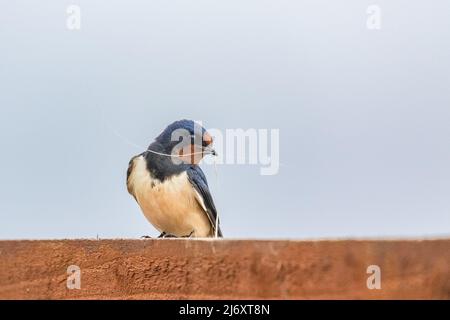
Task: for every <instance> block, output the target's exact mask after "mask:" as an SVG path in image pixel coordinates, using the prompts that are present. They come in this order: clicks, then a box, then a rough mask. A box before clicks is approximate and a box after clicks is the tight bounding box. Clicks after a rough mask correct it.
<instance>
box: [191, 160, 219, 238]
mask: <svg viewBox="0 0 450 320" xmlns="http://www.w3.org/2000/svg"><path fill="white" fill-rule="evenodd" d="M187 175H188V178H189V182H190V183H191V184H192V186H193V187H194V189H195V191H196V199H197V202H198V203H199V204H200V206H201V207H202V208H203V210H204V211H205V213H206V214H207V215H208V219H209V222H210V223H211V225H212V227H213V230H214V232H215V231H216V220H217V228H218V230H217V236H219V237H222V231H221V230H220V227H219V219H218V218H217V210H216V206H215V205H214V201H213V199H212V196H211V193H210V192H209V188H208V182H207V181H206V177H205V174H204V173H203V171H202V169H200V167H198V166H191V167H189V169H188V170H187Z"/></svg>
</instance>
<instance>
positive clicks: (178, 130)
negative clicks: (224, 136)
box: [155, 120, 216, 164]
mask: <svg viewBox="0 0 450 320" xmlns="http://www.w3.org/2000/svg"><path fill="white" fill-rule="evenodd" d="M155 141H156V142H157V143H159V144H160V145H161V146H162V147H163V149H164V151H165V152H166V153H167V154H171V155H173V156H175V158H176V159H177V160H178V161H180V160H181V161H182V162H184V163H190V164H198V163H199V162H200V160H202V158H203V157H204V156H205V155H207V154H211V155H216V152H215V150H214V149H213V148H212V144H213V138H212V136H211V135H210V134H209V133H208V131H206V129H205V128H203V127H202V126H201V125H200V124H198V123H197V122H194V121H192V120H179V121H175V122H173V123H172V124H170V125H168V126H167V128H166V129H164V131H163V132H162V133H161V134H160V135H159V136H158V137H157V138H156V140H155Z"/></svg>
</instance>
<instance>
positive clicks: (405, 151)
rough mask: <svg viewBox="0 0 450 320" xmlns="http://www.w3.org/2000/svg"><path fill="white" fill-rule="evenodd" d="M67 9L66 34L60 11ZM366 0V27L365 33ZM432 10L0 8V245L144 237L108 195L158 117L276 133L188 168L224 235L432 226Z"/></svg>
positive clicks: (130, 203)
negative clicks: (195, 171)
mask: <svg viewBox="0 0 450 320" xmlns="http://www.w3.org/2000/svg"><path fill="white" fill-rule="evenodd" d="M70 4H76V5H79V6H80V7H81V30H79V31H70V30H68V29H67V28H66V19H67V14H66V8H67V6H68V5H70ZM372 4H378V5H379V6H380V8H381V10H382V25H381V30H377V31H373V30H368V29H367V27H366V20H367V14H366V9H367V7H368V6H369V5H372ZM449 12H450V3H449V2H448V1H445V0H441V1H439V0H436V1H432V2H427V1H417V0H416V1H404V0H396V1H376V2H372V1H371V2H368V1H356V0H351V1H331V0H327V1H323V0H318V1H317V0H314V1H312V0H311V1H297V0H289V1H278V0H277V1H275V0H272V1H267V0H266V1H260V0H258V1H257V0H249V1H237V0H231V1H230V0H229V1H206V0H200V1H181V0H180V1H167V0H156V1H155V0H152V1H134V0H133V1H106V0H101V1H100V0H89V1H84V0H83V1H73V2H67V1H62V2H61V1H31V0H28V1H4V3H2V9H1V10H0V90H1V91H0V112H1V117H0V148H1V157H0V176H1V179H2V183H1V184H0V221H1V222H0V238H81V237H89V238H93V237H96V236H97V235H98V236H99V237H101V238H106V237H139V236H142V235H152V236H153V235H157V234H158V233H157V232H156V230H155V229H154V228H153V227H152V226H151V225H150V224H149V223H148V222H147V221H146V220H145V218H144V216H143V215H142V214H141V212H140V210H139V208H138V206H137V205H136V203H135V202H134V199H133V198H132V197H131V196H129V195H128V193H127V191H126V187H125V175H126V169H127V165H128V161H129V159H130V158H131V156H133V155H134V154H137V153H139V152H141V151H142V150H139V149H138V148H136V147H135V146H133V145H132V144H130V143H129V141H131V142H132V143H134V144H137V145H141V146H147V145H148V144H149V143H150V142H151V141H152V140H153V138H154V137H155V136H156V135H157V134H158V133H159V132H160V131H161V130H162V129H163V128H164V127H165V126H166V125H167V124H169V123H170V122H172V121H174V120H178V119H182V118H191V119H195V120H202V121H203V124H204V125H205V127H207V128H219V129H222V130H225V129H227V128H229V129H235V128H243V129H247V128H256V129H259V128H263V129H271V128H275V129H279V130H280V138H281V145H280V148H281V149H280V161H281V163H282V166H281V167H280V171H279V174H278V175H275V176H261V175H260V174H259V167H258V166H251V165H221V166H218V175H217V178H216V176H215V173H214V167H213V166H211V165H204V166H203V169H204V170H205V172H206V174H207V176H208V179H209V183H210V186H211V190H212V193H213V196H214V198H215V200H216V205H217V207H218V208H219V212H220V216H221V219H222V226H223V227H222V228H223V231H224V234H225V236H227V237H257V238H268V237H272V238H310V237H313V238H323V237H382V236H395V237H397V236H438V235H446V234H447V235H448V234H449V233H450V166H449V164H450V148H449V141H450V139H449V138H450V93H449V91H450V90H449V89H450V85H449V84H450V61H449V57H450V43H449V42H450V19H449V18H450V17H449Z"/></svg>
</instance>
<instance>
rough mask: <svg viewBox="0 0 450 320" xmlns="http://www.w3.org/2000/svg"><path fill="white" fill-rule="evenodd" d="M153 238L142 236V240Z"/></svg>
mask: <svg viewBox="0 0 450 320" xmlns="http://www.w3.org/2000/svg"><path fill="white" fill-rule="evenodd" d="M151 238H152V237H150V236H142V237H141V239H151Z"/></svg>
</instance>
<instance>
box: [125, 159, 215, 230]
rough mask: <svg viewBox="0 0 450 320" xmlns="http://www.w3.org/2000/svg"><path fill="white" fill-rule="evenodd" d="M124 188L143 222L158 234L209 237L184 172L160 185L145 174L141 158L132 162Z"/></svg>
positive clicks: (204, 219) (206, 225)
mask: <svg viewBox="0 0 450 320" xmlns="http://www.w3.org/2000/svg"><path fill="white" fill-rule="evenodd" d="M128 187H129V190H130V192H131V193H132V194H133V195H134V197H135V198H136V201H137V202H138V204H139V206H140V207H141V209H142V212H143V213H144V215H145V217H146V218H147V220H149V221H150V223H151V224H152V225H153V226H154V227H155V228H156V229H158V230H159V231H160V232H166V233H170V234H173V235H176V236H178V237H182V236H186V235H189V234H190V233H191V232H192V231H193V232H194V233H193V234H192V236H195V237H208V236H212V233H213V232H212V228H211V224H210V222H209V220H208V217H207V214H206V213H205V211H204V210H203V208H202V207H201V206H200V205H199V203H198V201H197V199H196V196H198V195H197V194H196V192H195V189H194V188H193V187H192V185H191V184H190V182H189V180H188V177H187V174H186V172H183V173H181V174H179V175H177V176H174V177H172V178H170V179H166V180H165V181H164V182H160V181H159V180H157V179H154V178H153V177H152V176H151V174H150V172H149V171H148V170H147V164H146V161H145V159H144V157H143V156H139V157H136V158H135V159H134V160H133V163H132V170H131V173H130V176H129V178H128Z"/></svg>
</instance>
